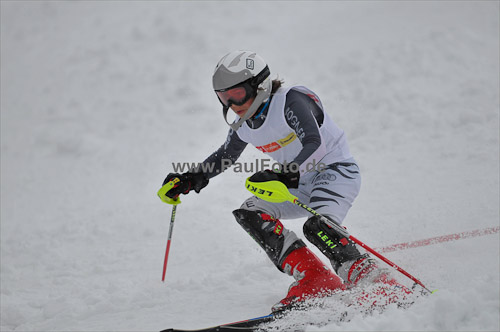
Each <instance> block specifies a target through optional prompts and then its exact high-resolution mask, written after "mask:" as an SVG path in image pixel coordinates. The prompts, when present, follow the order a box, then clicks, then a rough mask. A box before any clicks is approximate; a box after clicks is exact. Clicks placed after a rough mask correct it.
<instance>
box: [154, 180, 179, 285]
mask: <svg viewBox="0 0 500 332" xmlns="http://www.w3.org/2000/svg"><path fill="white" fill-rule="evenodd" d="M179 181H180V180H179V178H174V179H172V180H170V181H169V182H167V183H166V184H165V185H164V186H163V187H161V189H160V190H158V197H160V199H161V200H162V201H163V202H164V203H167V204H171V205H173V206H172V214H171V216H170V228H169V230H168V238H167V249H166V250H165V259H164V261H163V274H162V277H161V281H163V282H165V274H166V272H167V263H168V255H169V252H170V243H171V242H172V232H173V230H174V221H175V214H176V211H177V205H178V204H180V203H181V200H180V199H179V196H176V197H175V198H170V197H168V196H167V195H166V194H167V192H168V191H169V190H170V189H172V188H173V187H174V186H175V185H176V184H177V182H179Z"/></svg>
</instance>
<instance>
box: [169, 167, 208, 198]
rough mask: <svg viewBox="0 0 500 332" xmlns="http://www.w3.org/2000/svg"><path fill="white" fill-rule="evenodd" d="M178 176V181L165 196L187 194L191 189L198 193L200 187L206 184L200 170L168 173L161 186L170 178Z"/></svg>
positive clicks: (173, 196) (171, 196)
mask: <svg viewBox="0 0 500 332" xmlns="http://www.w3.org/2000/svg"><path fill="white" fill-rule="evenodd" d="M175 178H179V180H180V181H179V182H178V183H177V184H176V185H175V187H173V188H172V189H170V190H169V191H168V192H167V194H166V195H167V196H168V197H170V198H175V197H177V196H179V195H180V194H184V195H187V194H188V193H189V192H190V191H191V190H194V191H196V193H197V194H198V193H199V192H200V190H201V189H203V188H205V187H206V186H207V184H208V179H207V178H206V177H205V174H203V173H202V172H199V173H191V172H187V173H183V174H179V173H170V174H169V175H168V176H167V177H166V178H165V180H164V181H163V186H164V185H165V184H166V183H167V182H169V181H171V180H172V179H175Z"/></svg>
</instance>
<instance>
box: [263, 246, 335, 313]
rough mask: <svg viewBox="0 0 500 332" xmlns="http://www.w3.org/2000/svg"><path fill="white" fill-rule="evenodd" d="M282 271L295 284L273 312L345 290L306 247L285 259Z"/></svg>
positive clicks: (274, 307) (275, 306) (293, 252)
mask: <svg viewBox="0 0 500 332" xmlns="http://www.w3.org/2000/svg"><path fill="white" fill-rule="evenodd" d="M282 269H283V270H284V271H285V273H287V274H289V275H291V276H293V277H294V278H295V282H294V283H293V284H292V285H291V286H290V288H289V289H288V294H287V296H286V297H285V298H284V299H283V300H281V301H280V302H278V303H276V304H275V305H274V306H273V308H272V310H273V312H276V311H281V310H285V309H289V308H290V307H292V306H294V305H296V304H299V303H301V302H304V301H306V300H307V299H311V298H318V297H323V296H328V295H330V294H332V293H334V292H336V291H341V290H344V289H345V286H344V284H343V282H342V279H340V278H339V277H338V276H337V275H336V274H334V273H333V272H332V271H331V270H330V269H329V268H328V267H326V266H325V265H324V264H323V262H322V261H321V260H320V259H319V258H318V257H317V256H316V255H315V254H314V253H313V252H312V251H310V250H309V249H308V248H307V247H302V248H299V249H296V250H294V251H292V252H291V253H290V254H289V255H288V256H287V257H286V258H285V260H284V262H283V264H282Z"/></svg>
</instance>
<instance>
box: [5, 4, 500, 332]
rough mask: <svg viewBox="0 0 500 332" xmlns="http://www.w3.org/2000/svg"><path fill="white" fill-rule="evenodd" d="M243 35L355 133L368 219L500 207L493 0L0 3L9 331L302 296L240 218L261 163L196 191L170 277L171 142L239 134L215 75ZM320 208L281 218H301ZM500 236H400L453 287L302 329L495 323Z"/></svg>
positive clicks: (252, 309) (412, 231) (356, 226)
mask: <svg viewBox="0 0 500 332" xmlns="http://www.w3.org/2000/svg"><path fill="white" fill-rule="evenodd" d="M234 49H251V50H255V51H257V52H259V54H261V55H262V56H263V57H264V58H265V59H266V60H267V61H268V63H269V65H270V68H271V71H272V73H273V77H276V76H279V77H280V78H283V79H284V80H285V81H286V84H301V85H305V86H307V87H309V88H311V89H312V90H314V91H315V92H316V93H318V95H319V96H320V97H321V98H322V101H323V104H324V105H325V107H326V108H327V111H328V112H329V114H330V115H331V116H332V118H333V119H334V121H336V122H337V124H339V126H341V127H342V128H343V129H344V130H345V131H346V134H347V137H348V140H349V143H350V147H351V151H352V153H353V154H354V156H355V157H356V159H357V160H358V162H359V165H360V167H361V169H362V175H363V186H362V189H361V194H360V196H359V198H358V199H357V201H356V202H355V205H354V206H353V208H352V210H351V211H350V213H349V215H348V217H347V219H346V220H345V223H344V224H345V225H346V226H347V227H349V230H350V232H351V233H352V234H354V235H356V237H357V238H359V239H361V240H362V241H364V242H366V243H367V244H369V245H371V246H373V247H382V246H385V245H390V244H392V243H400V242H405V241H413V240H419V239H424V238H429V237H433V236H437V235H445V234H451V233H458V232H464V231H469V230H475V229H482V228H487V227H492V226H498V225H499V198H500V197H499V196H500V195H499V186H500V184H499V155H500V153H499V104H500V101H499V91H500V86H499V81H500V80H499V60H498V59H499V3H498V2H496V1H476V2H468V1H456V2H455V1H437V2H430V1H425V2H423V1H422V2H410V1H404V2H388V1H387V2H385V1H374V2H364V1H357V2H340V1H339V2H337V1H335V2H300V1H298V2H285V1H276V2H219V1H207V2H201V1H189V2H180V1H178V2H176V1H168V2H160V1H145V2H139V1H137V2H135V1H124V2H121V1H100V2H97V1H79V2H70V1H51V2H44V1H18V2H14V1H2V2H1V68H2V70H1V330H2V331H11V330H17V331H158V330H161V329H165V328H167V327H177V328H201V327H205V326H209V325H214V324H220V323H224V322H231V321H238V320H241V319H245V318H249V317H252V316H261V315H265V314H267V313H268V312H269V309H270V307H271V306H272V305H273V304H274V303H275V302H277V301H278V300H280V299H281V298H282V297H283V296H284V295H285V294H286V291H287V288H288V286H289V284H290V283H291V282H292V280H291V279H290V277H288V276H286V275H283V274H281V273H279V272H278V271H277V270H276V268H275V267H274V266H273V265H272V264H271V263H270V262H269V261H268V259H267V257H266V255H265V254H264V253H263V252H262V251H261V250H260V249H259V248H258V246H257V245H256V244H255V243H254V241H253V240H252V239H251V238H250V237H249V236H248V235H247V234H246V233H245V232H244V231H242V230H241V228H240V226H239V225H237V223H236V222H235V221H234V218H233V216H232V214H231V211H232V210H233V209H235V208H237V207H239V205H240V204H241V202H242V201H243V200H244V199H245V198H246V197H247V196H248V195H249V193H247V192H246V190H245V188H244V185H243V184H244V179H245V178H246V177H247V176H248V175H249V174H241V173H234V172H232V171H228V172H226V173H225V174H223V175H221V176H219V177H216V178H214V179H213V180H212V181H211V184H210V185H209V186H208V187H207V188H205V189H204V190H203V191H202V192H201V194H199V195H196V194H192V195H191V194H190V195H188V196H185V197H183V203H182V204H181V205H180V206H179V207H178V209H177V218H176V224H175V228H174V234H173V242H172V247H171V251H170V259H169V265H168V269H167V275H166V282H165V283H162V282H161V272H162V263H163V255H164V250H165V244H166V237H167V232H168V223H169V220H170V211H171V208H170V207H169V206H167V205H165V204H163V203H162V202H161V201H160V200H159V199H158V198H157V197H156V191H157V190H158V189H159V186H160V185H161V183H162V181H163V178H164V177H165V175H166V174H167V173H169V172H170V171H171V170H172V162H184V161H187V162H198V161H201V160H203V159H204V158H205V157H206V156H208V154H209V153H211V152H212V151H214V150H215V149H216V148H218V147H219V145H220V144H222V143H223V141H224V139H225V136H226V132H227V128H228V127H227V125H226V124H225V123H224V121H223V119H222V116H221V111H220V105H219V103H218V101H217V99H216V98H215V95H214V94H213V92H212V90H211V74H212V70H213V68H214V66H215V64H216V63H217V61H218V60H219V58H220V57H221V56H222V55H224V54H225V53H227V52H229V51H231V50H234ZM260 157H262V155H261V154H260V152H258V151H257V150H256V149H253V148H251V147H249V148H247V150H246V151H245V152H244V154H243V156H242V157H241V160H240V161H242V162H244V161H247V162H252V161H254V160H255V159H257V158H260ZM304 221H305V219H298V220H290V221H285V222H284V223H285V225H286V226H287V227H289V228H290V229H293V230H295V231H296V232H297V234H300V235H301V234H302V233H301V228H302V224H303V222H304ZM301 236H302V235H301ZM499 242H500V241H499V236H498V234H495V235H488V236H484V237H481V238H470V239H466V240H461V241H455V242H447V243H441V244H436V245H432V246H426V247H420V248H414V249H409V250H404V251H397V252H393V253H388V254H386V255H387V257H388V258H389V259H391V260H393V261H394V262H396V263H398V264H399V265H401V266H402V267H403V268H404V269H406V270H407V271H409V272H410V273H412V274H413V275H415V276H417V277H418V278H419V279H420V280H422V282H423V283H424V284H426V285H427V286H428V287H429V288H432V289H438V292H437V293H435V294H434V295H432V296H430V297H426V298H420V299H418V300H417V301H416V303H415V304H414V305H413V306H412V307H410V308H409V309H406V310H402V309H397V308H395V307H390V308H388V310H387V311H386V312H385V313H383V314H373V315H372V316H367V317H363V316H360V315H357V316H356V315H354V316H353V317H352V320H351V321H350V322H344V323H331V324H329V325H327V326H324V327H319V328H318V327H312V326H311V327H309V328H308V331H336V330H338V331H340V330H342V331H354V330H356V331H360V330H408V331H409V330H432V331H433V330H447V331H449V330H475V331H498V330H499V329H500V322H499V316H500V314H499V312H500V291H499V289H500V286H499V279H500V273H499V271H500V263H499V249H500V248H499ZM401 280H402V281H403V282H405V283H406V284H407V285H411V282H409V281H408V280H405V279H401ZM339 306H340V304H339ZM311 314H313V313H311ZM319 314H323V315H324V314H325V313H324V312H323V313H318V315H319Z"/></svg>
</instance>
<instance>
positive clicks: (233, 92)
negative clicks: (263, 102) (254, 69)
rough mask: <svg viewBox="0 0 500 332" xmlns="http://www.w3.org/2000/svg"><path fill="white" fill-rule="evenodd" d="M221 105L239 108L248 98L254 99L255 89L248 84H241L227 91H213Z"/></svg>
mask: <svg viewBox="0 0 500 332" xmlns="http://www.w3.org/2000/svg"><path fill="white" fill-rule="evenodd" d="M215 93H216V94H217V97H219V100H220V102H221V103H222V105H224V106H227V107H230V106H231V105H237V106H241V105H243V104H244V103H246V102H247V101H248V100H249V99H250V98H252V97H255V89H254V88H253V87H252V85H251V84H250V83H249V82H244V83H241V84H239V85H237V86H234V87H232V88H229V89H224V90H217V91H215Z"/></svg>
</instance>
